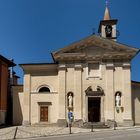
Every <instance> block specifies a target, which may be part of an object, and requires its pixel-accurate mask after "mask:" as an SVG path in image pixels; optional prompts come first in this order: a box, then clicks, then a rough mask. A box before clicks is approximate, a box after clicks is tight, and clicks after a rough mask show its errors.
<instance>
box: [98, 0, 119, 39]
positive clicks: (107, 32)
mask: <svg viewBox="0 0 140 140" xmlns="http://www.w3.org/2000/svg"><path fill="white" fill-rule="evenodd" d="M117 22H118V20H117V19H111V16H110V12H109V8H108V1H107V0H106V8H105V13H104V19H103V20H101V21H100V25H99V29H98V33H99V34H100V36H101V37H104V38H108V39H111V40H114V41H116V40H117V30H116V25H117Z"/></svg>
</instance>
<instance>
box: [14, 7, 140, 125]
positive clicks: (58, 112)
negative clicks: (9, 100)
mask: <svg viewBox="0 0 140 140" xmlns="http://www.w3.org/2000/svg"><path fill="white" fill-rule="evenodd" d="M117 21H118V20H117V19H111V16H110V13H109V9H108V5H106V9H105V14H104V19H103V20H101V21H100V24H99V30H98V32H99V35H91V36H89V37H87V38H84V39H82V40H80V41H77V42H75V43H73V44H71V45H69V46H66V47H64V48H62V49H60V50H58V51H56V52H53V53H52V57H53V60H54V63H34V64H32V63H31V64H20V66H21V67H22V69H23V71H24V85H23V92H19V93H17V92H18V91H19V89H17V87H15V89H14V91H15V93H14V94H15V95H14V96H15V98H14V100H15V102H14V106H15V108H16V113H14V117H13V120H14V122H15V124H16V123H17V122H22V124H39V123H46V124H48V123H49V124H58V125H59V126H65V125H67V122H68V115H67V114H68V112H69V111H71V112H72V113H73V116H74V118H73V124H75V125H82V124H84V123H86V122H101V123H105V124H109V125H111V123H112V122H116V123H117V125H124V126H126V125H127V126H131V125H134V123H136V121H137V122H138V123H140V117H139V116H140V111H138V113H135V114H134V110H133V109H135V108H134V106H135V105H133V104H135V101H134V102H133V95H132V82H131V61H132V59H133V58H134V57H135V55H136V54H137V53H138V52H139V49H137V48H134V47H130V46H127V45H124V44H121V43H118V42H117V28H116V25H117ZM21 91H22V90H21ZM137 93H138V92H137ZM17 98H18V100H17ZM135 99H136V98H135ZM135 99H134V100H135ZM18 103H19V106H17V104H18ZM136 106H139V107H140V103H139V102H137V104H136ZM17 107H18V109H17ZM19 110H20V111H19ZM16 121H17V122H16Z"/></svg>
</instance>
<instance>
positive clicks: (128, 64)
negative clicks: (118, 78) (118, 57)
mask: <svg viewBox="0 0 140 140" xmlns="http://www.w3.org/2000/svg"><path fill="white" fill-rule="evenodd" d="M123 68H125V69H127V68H131V64H130V63H129V62H126V63H123Z"/></svg>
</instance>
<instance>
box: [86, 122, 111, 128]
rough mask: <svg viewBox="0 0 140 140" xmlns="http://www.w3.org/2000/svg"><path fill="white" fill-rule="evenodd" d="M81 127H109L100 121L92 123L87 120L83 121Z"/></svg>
mask: <svg viewBox="0 0 140 140" xmlns="http://www.w3.org/2000/svg"><path fill="white" fill-rule="evenodd" d="M83 128H88V129H91V128H93V129H94V128H95V129H106V128H109V126H108V125H106V124H105V123H102V122H93V123H91V122H87V123H84V125H83Z"/></svg>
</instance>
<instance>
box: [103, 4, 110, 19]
mask: <svg viewBox="0 0 140 140" xmlns="http://www.w3.org/2000/svg"><path fill="white" fill-rule="evenodd" d="M104 20H111V16H110V12H109V8H108V4H107V2H106V8H105V14H104Z"/></svg>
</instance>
